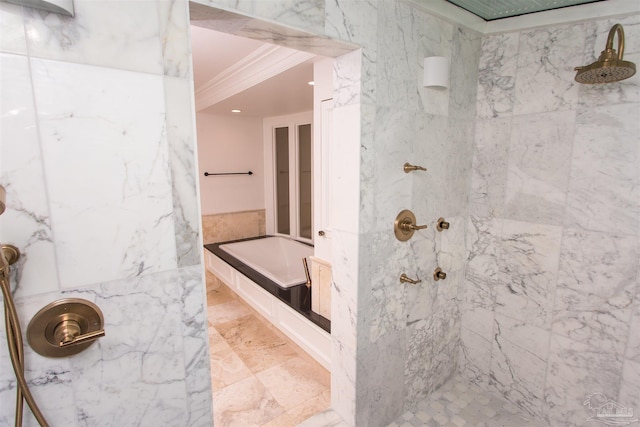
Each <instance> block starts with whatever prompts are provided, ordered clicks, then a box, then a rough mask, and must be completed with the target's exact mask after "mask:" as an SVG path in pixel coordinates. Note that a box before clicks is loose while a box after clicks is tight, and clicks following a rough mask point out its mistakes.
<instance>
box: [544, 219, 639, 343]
mask: <svg viewBox="0 0 640 427" xmlns="http://www.w3.org/2000/svg"><path fill="white" fill-rule="evenodd" d="M638 245H639V243H638V239H637V237H631V236H620V235H611V234H605V233H597V232H588V231H582V230H572V229H568V230H565V231H564V236H563V243H562V251H561V253H560V265H559V271H558V284H557V288H556V299H555V308H554V315H553V331H554V333H556V334H560V335H564V336H566V337H569V338H571V339H573V340H575V341H579V342H583V343H585V344H589V345H591V346H593V347H594V348H600V349H603V350H606V351H609V352H615V353H616V354H619V355H623V354H624V351H625V346H626V341H627V336H629V318H630V316H631V312H632V308H631V307H632V301H633V298H634V294H635V292H636V287H637V283H636V278H637V275H638V262H637V261H638V258H639V257H640V252H639V251H640V248H639V247H638Z"/></svg>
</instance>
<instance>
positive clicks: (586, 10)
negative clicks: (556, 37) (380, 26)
mask: <svg viewBox="0 0 640 427" xmlns="http://www.w3.org/2000/svg"><path fill="white" fill-rule="evenodd" d="M404 1H405V2H407V3H410V4H412V5H413V6H415V7H418V8H420V9H422V10H424V11H426V12H428V13H430V14H432V15H434V16H437V17H439V18H442V19H444V20H446V21H449V22H452V23H453V24H458V25H461V26H463V27H467V28H469V29H472V30H475V31H478V32H479V33H481V34H498V33H506V32H512V31H521V30H528V29H533V28H540V27H547V26H551V25H559V24H571V23H575V22H581V21H587V20H594V19H604V18H609V17H612V16H623V15H632V14H638V13H640V2H639V1H637V0H607V1H603V2H597V3H589V4H583V5H578V6H570V7H565V8H562V9H555V10H548V11H544V12H536V13H530V14H527V15H521V16H514V17H512V18H504V19H497V20H495V21H485V20H484V19H482V18H480V17H478V16H476V15H474V14H473V13H471V12H468V11H466V10H464V9H462V8H460V7H457V6H454V5H453V4H451V3H448V2H447V1H445V0H404Z"/></svg>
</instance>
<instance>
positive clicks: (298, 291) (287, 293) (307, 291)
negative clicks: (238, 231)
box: [204, 236, 331, 333]
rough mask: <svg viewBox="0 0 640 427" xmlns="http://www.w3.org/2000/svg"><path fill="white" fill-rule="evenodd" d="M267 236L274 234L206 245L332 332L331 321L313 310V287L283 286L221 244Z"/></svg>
mask: <svg viewBox="0 0 640 427" xmlns="http://www.w3.org/2000/svg"><path fill="white" fill-rule="evenodd" d="M265 237H272V236H260V237H251V238H248V239H239V240H230V241H228V242H220V243H210V244H208V245H204V247H205V249H207V250H208V251H209V252H211V253H212V254H214V255H215V256H217V257H218V258H220V259H221V260H223V261H224V262H226V263H227V264H229V265H230V266H231V267H233V268H235V269H236V270H238V271H239V272H240V273H242V274H243V275H244V276H246V277H247V278H249V279H250V280H252V281H253V282H254V283H256V284H257V285H258V286H260V287H262V288H263V289H264V290H266V291H267V292H269V293H270V294H271V295H273V296H275V297H277V298H278V299H279V300H280V301H282V302H284V303H285V304H287V305H288V306H289V307H291V308H293V309H294V310H295V311H297V312H298V313H300V314H301V315H303V316H304V317H306V318H307V319H309V320H310V321H311V322H313V323H314V324H316V325H318V326H319V327H321V328H322V329H324V330H325V331H327V332H329V333H331V321H330V320H328V319H326V318H324V317H323V316H320V315H319V314H318V313H315V312H313V311H311V288H307V285H306V284H304V283H303V284H301V285H295V286H291V287H289V288H283V287H281V286H279V285H278V284H277V283H276V282H274V281H273V280H271V279H268V278H267V277H265V276H263V275H262V274H260V273H258V272H257V271H255V270H254V269H252V268H250V267H248V266H247V265H246V264H244V263H243V262H241V261H239V260H237V259H236V258H235V257H233V256H231V255H229V254H228V253H226V252H225V251H223V250H222V249H220V245H224V244H227V243H236V242H244V241H247V240H255V239H263V238H265ZM301 264H302V263H301Z"/></svg>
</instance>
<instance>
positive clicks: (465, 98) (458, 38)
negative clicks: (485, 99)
mask: <svg viewBox="0 0 640 427" xmlns="http://www.w3.org/2000/svg"><path fill="white" fill-rule="evenodd" d="M481 40H482V36H481V35H480V34H479V33H477V32H475V31H473V30H469V29H467V28H464V27H461V26H455V27H454V29H453V41H452V48H451V84H450V86H449V91H450V100H449V110H450V111H451V112H452V113H453V114H452V116H454V117H458V116H462V117H465V118H471V119H475V118H476V104H477V102H476V101H477V98H478V97H477V91H478V75H479V69H478V64H479V62H480V56H481V55H482V50H481V48H480V47H481Z"/></svg>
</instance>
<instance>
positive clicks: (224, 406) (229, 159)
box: [191, 21, 332, 425]
mask: <svg viewBox="0 0 640 427" xmlns="http://www.w3.org/2000/svg"><path fill="white" fill-rule="evenodd" d="M197 24H198V22H193V21H192V29H191V30H192V31H191V33H192V45H193V62H194V86H195V87H194V90H195V94H196V99H195V103H196V110H197V112H196V124H197V132H198V152H199V154H198V155H199V165H200V188H201V199H202V200H201V205H202V212H201V214H202V218H203V233H204V237H205V244H207V243H219V242H227V241H235V240H238V239H245V238H250V237H256V236H263V235H265V234H274V235H277V234H281V235H288V236H289V237H292V238H295V239H296V240H299V241H303V242H305V243H308V244H312V243H313V240H314V239H313V237H314V235H316V233H315V228H317V226H320V225H321V224H314V221H313V218H315V215H312V211H313V210H314V209H315V207H313V203H312V199H313V200H314V201H315V198H316V195H315V194H314V191H313V189H314V188H315V184H314V183H313V178H312V176H313V175H314V172H313V170H312V169H313V164H315V162H316V161H318V160H320V159H319V157H317V154H315V153H316V152H322V150H321V148H316V147H315V144H314V143H313V140H314V139H315V134H314V133H313V132H314V131H313V130H312V129H313V128H314V126H315V124H314V121H313V119H312V117H313V116H315V114H314V113H315V110H316V105H314V96H313V93H314V90H315V89H316V88H315V87H314V86H312V85H310V82H314V81H315V80H316V78H317V77H318V74H317V72H316V75H315V76H314V68H315V69H316V70H317V69H318V67H317V66H315V64H317V63H319V62H322V61H332V60H331V59H326V58H323V57H319V56H317V55H314V54H309V53H307V52H300V51H298V52H295V51H293V50H292V49H288V48H283V47H280V46H274V45H269V44H268V43H263V42H258V41H255V40H250V39H246V38H242V37H236V36H233V35H230V34H226V33H223V32H219V31H215V30H211V29H209V28H202V27H199V26H197ZM203 40H204V41H203ZM198 43H201V44H199V45H198ZM331 68H332V67H331V66H329V67H327V66H326V65H324V66H321V67H320V68H319V69H321V70H325V71H326V70H329V72H330V71H331ZM323 79H324V80H325V81H326V80H327V79H328V81H329V82H330V79H331V76H330V74H329V76H326V73H325V76H324V77H321V78H320V80H323ZM329 87H330V83H329ZM323 100H324V101H326V99H323ZM320 101H322V100H320ZM318 105H319V104H318ZM238 110H239V111H238ZM301 115H306V116H307V117H308V118H309V119H308V120H307V122H306V123H295V124H294V126H292V128H291V129H292V132H287V142H295V143H294V144H288V145H287V150H286V151H287V154H288V156H287V162H286V163H287V164H288V165H290V167H288V168H285V169H283V168H280V167H279V166H280V164H279V163H282V164H284V163H285V162H283V161H280V162H278V149H277V146H278V145H280V146H282V147H284V146H285V145H286V144H284V143H282V142H280V143H278V136H282V134H283V131H282V129H283V126H282V125H281V124H282V122H283V121H284V122H287V120H289V119H290V118H291V117H300V116H301ZM286 129H289V127H286ZM297 130H301V131H302V133H300V132H296V131H297ZM270 135H272V136H273V141H271V140H270V138H269V136H270ZM289 135H291V137H289ZM291 139H293V140H294V141H289V140H291ZM281 141H282V140H281ZM289 148H290V149H289ZM318 150H319V151H318ZM280 151H281V152H282V151H283V150H282V149H281V150H280ZM291 153H293V154H292V155H291ZM270 154H271V155H270ZM205 172H207V175H206V176H205ZM245 172H246V174H245ZM248 172H251V173H250V174H249V173H248ZM289 173H291V176H293V175H295V178H291V179H289ZM218 174H223V175H218ZM285 174H287V176H286V178H287V179H284V180H282V179H281V180H280V186H279V185H278V177H279V175H285ZM280 187H282V189H285V188H286V190H287V191H286V193H288V195H289V197H288V198H287V200H286V203H285V201H284V200H283V199H282V197H280V198H279V197H278V196H279V195H280V196H281V195H282V193H285V191H284V190H282V191H279V190H278V189H279V188H280ZM324 187H325V188H326V187H327V186H326V185H325V186H324ZM304 188H307V189H308V190H310V191H307V192H304V191H303V189H304ZM280 202H282V203H280ZM281 204H282V205H283V206H286V209H285V208H280V207H279V206H281ZM285 210H286V212H287V215H279V213H283V212H285ZM283 218H286V219H287V220H288V226H285V225H284V222H285V221H284V219H283ZM206 255H207V256H209V254H208V253H207V254H206ZM326 261H327V264H330V259H329V260H326ZM211 264H215V263H214V262H207V266H209V265H211ZM221 268H222V269H226V268H227V266H224V265H223V266H222V267H221ZM325 270H326V269H325ZM212 271H215V272H216V274H214V273H213V272H212ZM218 271H220V270H215V269H209V268H208V271H207V297H208V303H209V307H208V314H209V327H210V349H211V354H212V360H211V363H212V386H213V387H212V388H213V393H214V417H215V424H216V425H218V424H219V425H236V424H237V425H250V424H251V425H267V424H268V423H278V425H289V424H290V425H297V424H298V423H300V422H301V421H303V420H304V419H306V418H308V417H310V416H312V415H314V414H316V413H318V412H322V411H324V410H326V409H328V408H329V407H330V403H331V402H330V400H331V399H330V373H329V371H328V367H329V365H330V356H325V359H327V360H323V359H322V358H320V359H318V357H316V355H315V353H314V350H313V349H311V351H309V348H306V345H307V342H306V339H303V340H302V342H297V341H295V340H291V339H289V336H287V334H286V330H287V329H293V330H294V333H293V336H294V337H295V336H299V335H301V334H299V333H296V331H298V329H296V328H298V327H297V326H294V327H291V326H290V324H288V323H287V319H286V318H285V317H286V315H288V314H286V313H288V312H286V311H283V312H278V313H280V314H276V315H275V316H274V317H275V321H274V319H272V318H270V309H266V310H265V309H264V308H265V307H266V306H269V307H271V304H272V303H271V302H265V300H264V298H266V296H265V294H264V293H261V292H262V291H261V290H260V289H252V288H248V286H250V284H247V279H246V277H244V276H243V275H242V273H241V272H231V273H229V274H225V273H224V272H222V273H218ZM224 271H227V270H224ZM324 277H325V281H327V277H326V271H325V273H324ZM330 281H331V278H330V274H329V277H328V282H329V284H330ZM303 287H304V285H303ZM307 290H308V289H307ZM292 293H293V292H292ZM277 296H279V295H277ZM306 298H308V299H309V300H310V299H311V291H310V290H308V295H307V296H306ZM276 299H277V298H276ZM300 299H303V298H300ZM254 302H257V303H256V304H253V303H254ZM305 302H306V303H307V304H308V303H309V301H305ZM294 311H295V310H294ZM316 311H317V308H316ZM267 312H268V313H267ZM282 313H285V314H282ZM314 313H315V312H314ZM289 314H290V313H289ZM293 314H299V313H293ZM312 314H313V313H312ZM315 316H318V317H323V316H321V315H320V314H317V313H315ZM294 320H295V319H294ZM278 322H281V323H284V324H285V327H284V328H281V327H280V326H278ZM283 331H285V333H283ZM302 335H306V334H302ZM314 340H315V339H312V340H311V341H312V342H311V343H310V344H309V345H310V346H311V347H314V346H316V347H322V346H324V347H327V346H328V349H329V354H330V346H331V343H330V336H328V341H326V342H324V341H323V338H322V337H321V338H319V340H316V341H315V342H313V341H314ZM314 358H315V359H314ZM318 360H320V363H319V362H318ZM323 361H324V362H325V363H322V362H323Z"/></svg>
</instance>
